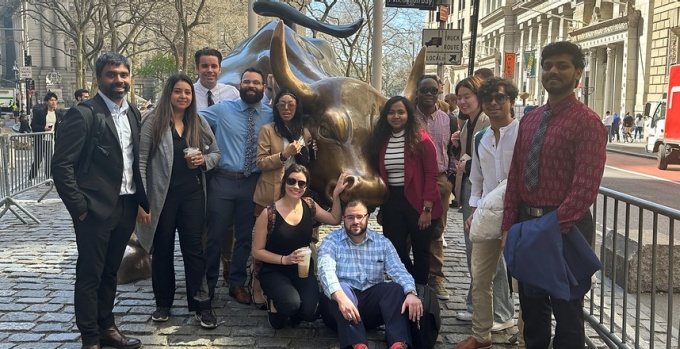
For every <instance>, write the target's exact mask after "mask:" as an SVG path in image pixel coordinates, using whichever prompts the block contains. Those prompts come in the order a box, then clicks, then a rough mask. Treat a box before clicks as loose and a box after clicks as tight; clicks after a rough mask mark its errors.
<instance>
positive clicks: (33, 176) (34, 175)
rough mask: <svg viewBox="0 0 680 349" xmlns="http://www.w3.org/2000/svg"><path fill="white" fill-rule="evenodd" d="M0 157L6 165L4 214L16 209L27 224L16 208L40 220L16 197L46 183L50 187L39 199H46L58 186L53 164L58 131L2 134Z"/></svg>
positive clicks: (31, 217)
mask: <svg viewBox="0 0 680 349" xmlns="http://www.w3.org/2000/svg"><path fill="white" fill-rule="evenodd" d="M0 144H1V148H0V153H2V154H1V155H0V159H1V162H0V163H1V164H2V167H3V170H2V175H0V177H1V179H2V186H3V189H2V192H0V193H2V195H1V196H0V197H1V198H0V200H1V201H0V203H1V204H2V205H3V206H4V207H3V209H2V210H1V211H0V217H2V216H3V215H4V214H5V213H6V212H7V211H10V212H12V213H13V214H14V215H15V216H16V217H17V218H18V219H19V220H21V221H22V222H23V223H24V224H26V223H27V222H26V220H24V219H23V218H22V217H21V216H20V215H19V213H18V212H17V211H16V210H15V209H14V208H13V206H14V207H16V208H18V209H19V210H21V211H22V212H23V213H24V214H25V215H27V216H28V217H29V218H30V219H31V220H33V221H34V222H36V223H40V220H38V218H36V217H35V216H34V215H32V214H31V213H30V212H28V210H26V209H25V208H24V207H23V206H22V205H21V204H20V203H19V202H18V201H17V200H16V199H15V197H16V196H17V195H19V194H21V193H23V192H26V191H28V190H30V189H33V188H37V187H41V186H46V187H47V190H45V193H43V194H42V195H41V196H40V197H39V198H38V200H37V201H38V202H40V201H42V200H43V199H44V198H45V196H47V194H49V192H50V191H51V190H52V188H54V182H53V181H52V173H51V171H52V170H51V166H50V165H51V163H52V154H53V152H54V133H51V132H35V133H15V134H8V135H3V136H2V143H0Z"/></svg>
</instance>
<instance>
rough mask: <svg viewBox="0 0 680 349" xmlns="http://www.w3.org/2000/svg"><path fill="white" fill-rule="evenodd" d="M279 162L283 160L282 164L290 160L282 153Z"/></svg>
mask: <svg viewBox="0 0 680 349" xmlns="http://www.w3.org/2000/svg"><path fill="white" fill-rule="evenodd" d="M279 160H281V162H286V160H288V157H286V156H283V152H281V153H279Z"/></svg>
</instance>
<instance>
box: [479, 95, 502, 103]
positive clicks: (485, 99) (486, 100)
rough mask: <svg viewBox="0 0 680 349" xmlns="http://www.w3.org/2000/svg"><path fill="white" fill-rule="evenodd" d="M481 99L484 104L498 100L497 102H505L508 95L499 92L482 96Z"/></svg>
mask: <svg viewBox="0 0 680 349" xmlns="http://www.w3.org/2000/svg"><path fill="white" fill-rule="evenodd" d="M480 100H481V101H482V103H483V104H491V102H492V101H496V103H497V104H503V103H505V102H506V101H507V100H508V95H506V94H502V93H499V94H496V95H495V96H482V97H481V98H480Z"/></svg>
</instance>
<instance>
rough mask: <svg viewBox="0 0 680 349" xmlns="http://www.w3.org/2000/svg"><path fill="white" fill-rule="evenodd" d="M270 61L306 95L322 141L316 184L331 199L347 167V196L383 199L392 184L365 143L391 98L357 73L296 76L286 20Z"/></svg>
mask: <svg viewBox="0 0 680 349" xmlns="http://www.w3.org/2000/svg"><path fill="white" fill-rule="evenodd" d="M270 62H272V66H271V68H272V74H273V75H274V78H275V79H276V82H277V84H278V85H279V86H281V87H285V88H287V89H289V90H291V91H292V92H293V93H294V94H295V95H296V96H297V97H298V98H299V99H300V100H301V101H302V103H303V106H304V111H305V114H306V115H308V117H307V120H306V126H307V127H308V128H309V131H310V132H311V134H312V137H313V138H314V139H315V140H316V141H317V144H318V148H319V150H318V152H317V160H316V161H314V162H313V163H312V164H311V165H310V166H309V170H310V172H311V173H312V178H311V187H312V190H314V191H316V192H317V193H319V194H321V195H322V196H323V198H325V199H326V200H328V202H330V199H331V195H332V193H333V188H334V187H335V185H336V183H337V179H338V176H339V174H340V173H341V172H343V171H345V172H347V173H348V174H349V176H348V181H349V185H348V186H347V188H346V189H345V191H344V192H343V194H342V195H341V199H342V201H344V202H347V201H348V200H352V199H360V200H362V201H363V202H365V203H366V205H368V206H369V207H376V206H379V205H381V204H382V203H383V202H384V201H385V200H386V198H387V193H388V192H387V186H386V185H385V183H384V182H383V181H382V180H381V179H380V176H379V175H378V173H377V171H376V169H375V166H374V165H373V164H370V163H369V161H368V157H367V156H366V154H364V143H365V140H366V139H367V137H370V135H371V130H372V127H373V123H374V122H375V121H376V120H377V119H378V116H379V113H380V109H381V108H382V106H383V105H384V104H385V101H386V98H385V97H383V96H382V95H381V94H380V93H379V92H378V91H376V90H375V89H374V88H373V87H371V86H370V85H368V84H366V83H365V82H363V81H359V80H356V79H352V78H346V77H332V78H325V79H321V80H319V81H317V82H314V83H311V84H308V83H305V82H303V81H300V80H299V79H297V78H296V77H295V76H294V75H293V73H292V72H291V70H290V67H289V66H288V58H287V57H286V43H285V35H284V27H283V22H279V24H278V25H277V27H276V29H275V30H274V34H273V36H272V41H271V47H270Z"/></svg>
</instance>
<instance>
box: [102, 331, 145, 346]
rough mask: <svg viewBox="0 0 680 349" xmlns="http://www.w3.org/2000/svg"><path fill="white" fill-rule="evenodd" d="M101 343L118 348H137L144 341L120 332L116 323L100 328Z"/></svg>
mask: <svg viewBox="0 0 680 349" xmlns="http://www.w3.org/2000/svg"><path fill="white" fill-rule="evenodd" d="M99 343H101V345H102V346H109V347H114V348H116V349H137V348H139V347H141V346H142V342H140V341H139V339H137V338H132V337H127V336H125V335H124V334H122V333H120V330H119V329H118V327H116V325H113V326H111V327H109V328H106V329H100V330H99Z"/></svg>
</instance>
